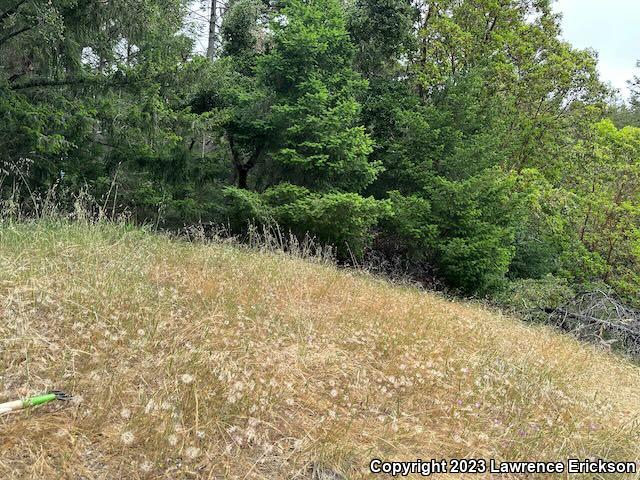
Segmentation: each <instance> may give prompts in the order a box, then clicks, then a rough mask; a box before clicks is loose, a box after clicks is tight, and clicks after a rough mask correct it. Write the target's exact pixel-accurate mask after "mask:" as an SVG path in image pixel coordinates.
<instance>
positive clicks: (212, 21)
mask: <svg viewBox="0 0 640 480" xmlns="http://www.w3.org/2000/svg"><path fill="white" fill-rule="evenodd" d="M217 10H218V2H217V0H211V16H210V17H209V43H208V44H207V58H208V59H209V60H211V61H213V60H214V59H215V58H216V43H217V40H218V39H217V25H216V24H217V22H218V12H217Z"/></svg>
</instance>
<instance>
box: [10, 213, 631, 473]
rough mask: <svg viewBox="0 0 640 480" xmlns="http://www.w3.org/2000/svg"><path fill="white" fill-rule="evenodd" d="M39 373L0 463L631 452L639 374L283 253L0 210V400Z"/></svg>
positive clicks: (308, 469)
mask: <svg viewBox="0 0 640 480" xmlns="http://www.w3.org/2000/svg"><path fill="white" fill-rule="evenodd" d="M52 388H57V389H64V390H66V391H69V392H71V393H73V394H74V395H75V396H76V397H77V398H76V401H75V402H73V403H71V404H62V403H58V404H54V405H48V406H43V407H37V408H33V409H31V410H29V411H23V412H20V413H13V414H9V415H5V416H2V417H0V451H1V452H2V453H1V455H0V478H47V479H48V478H86V479H94V478H99V479H112V478H167V479H169V478H170V479H183V478H204V479H208V478H211V479H222V478H237V479H245V478H246V479H281V478H299V479H303V478H304V479H312V478H316V479H326V480H328V479H339V478H363V477H369V474H368V473H367V472H368V463H369V460H370V459H371V458H372V457H376V456H377V457H381V458H384V459H415V458H417V457H419V458H422V459H428V458H432V457H433V458H451V457H459V456H465V457H484V458H492V457H493V458H498V459H512V460H515V459H531V460H563V459H565V458H567V457H571V456H578V457H601V458H608V459H615V460H637V459H638V458H640V423H639V420H640V369H639V368H638V367H637V366H633V365H631V364H629V363H626V362H625V361H623V360H622V359H619V358H616V357H615V356H613V355H610V354H606V353H603V352H600V351H597V350H595V349H594V348H593V347H591V346H588V345H583V344H580V343H578V342H577V341H575V340H573V339H571V338H569V337H567V336H563V335H561V334H558V333H556V332H554V331H552V330H551V329H549V328H544V327H539V326H527V325H524V324H522V323H520V322H518V321H517V320H514V319H511V318H507V317H503V316H500V315H497V314H495V312H490V311H488V310H483V309H480V308H478V307H476V306H471V305H465V304H464V303H456V302H451V301H447V300H445V299H442V298H440V297H438V296H436V295H433V294H429V293H424V292H421V291H418V290H415V289H411V288H402V287H397V286H393V285H390V284H388V283H385V282H383V281H380V280H377V279H374V278H371V277H369V276H366V275H364V274H359V273H354V272H345V271H339V270H337V269H335V268H333V267H331V266H327V265H320V264H318V263H313V262H308V261H303V260H299V259H294V258H290V257H287V256H285V255H284V254H276V253H256V252H249V251H246V250H241V249H238V248H235V247H232V246H230V245H215V244H211V245H204V244H190V243H186V242H178V241H173V240H170V239H167V238H164V237H161V236H155V235H152V234H149V233H144V232H142V231H140V230H137V229H133V228H128V227H123V226H113V225H99V226H81V225H65V224H59V225H55V224H46V223H40V224H34V225H20V224H5V225H3V226H0V402H2V401H7V400H12V399H14V398H19V397H21V396H25V395H29V394H35V393H40V392H43V391H46V390H49V389H52ZM482 477H483V476H482V475H476V476H469V477H468V478H482ZM379 478H382V477H379ZM385 478H388V477H385ZM435 478H447V476H446V475H441V476H436V477H435ZM449 478H453V477H449ZM504 478H506V477H504ZM538 478H540V477H538ZM588 478H600V477H598V476H595V477H594V476H590V477H588ZM605 478H615V476H606V477H605Z"/></svg>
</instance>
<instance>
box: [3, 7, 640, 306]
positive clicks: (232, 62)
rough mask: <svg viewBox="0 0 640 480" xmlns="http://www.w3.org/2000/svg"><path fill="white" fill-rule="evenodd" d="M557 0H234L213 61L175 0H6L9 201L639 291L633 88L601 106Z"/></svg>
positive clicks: (467, 271)
mask: <svg viewBox="0 0 640 480" xmlns="http://www.w3.org/2000/svg"><path fill="white" fill-rule="evenodd" d="M549 3H550V2H549V1H548V0H501V1H497V0H474V1H470V0H438V1H425V0H415V1H411V0H349V1H347V2H342V1H340V0H280V1H278V2H269V1H260V0H230V1H229V2H228V4H226V10H225V14H224V16H223V18H222V20H221V25H220V28H217V27H216V28H215V29H213V34H217V35H219V38H218V39H217V40H216V41H217V42H219V44H220V48H219V50H218V54H217V56H216V57H215V58H214V59H213V60H210V59H206V58H204V57H202V56H200V55H198V54H196V53H195V51H196V49H195V41H194V39H195V38H196V37H197V34H194V33H193V32H192V26H191V25H190V24H189V22H188V21H187V18H188V15H187V14H188V12H189V11H190V10H193V9H194V8H197V5H196V4H192V3H191V2H188V1H187V0H143V1H140V0H136V1H133V0H116V1H110V2H102V1H97V0H51V1H50V2H40V1H37V0H6V1H5V2H3V4H2V7H0V118H1V121H0V195H1V196H2V200H3V204H2V205H3V207H2V208H3V209H4V211H5V212H9V211H13V210H16V209H20V210H21V211H29V210H31V211H35V213H38V212H37V211H38V209H39V208H41V205H42V199H43V198H45V197H47V195H49V196H55V198H56V199H57V201H58V202H59V203H60V204H61V206H63V207H64V206H65V205H67V204H68V205H70V204H71V203H73V201H74V200H73V199H75V198H77V196H78V194H79V192H81V191H82V192H85V194H89V195H91V196H93V197H94V198H95V199H96V202H97V204H98V205H100V206H101V209H102V210H103V213H105V212H106V213H108V214H118V213H122V212H123V211H128V212H130V213H131V214H132V215H133V216H134V218H135V219H136V220H138V221H141V222H153V223H155V224H158V225H159V224H163V225H166V226H167V227H180V226H182V225H185V224H191V223H195V222H199V221H203V222H214V223H224V224H226V225H228V226H229V227H230V228H231V229H232V230H233V231H234V232H242V231H243V230H244V229H246V228H247V225H248V224H249V223H250V222H254V223H262V224H272V223H276V222H277V223H278V224H279V225H280V228H284V229H288V230H290V231H291V232H292V233H294V234H295V235H299V236H303V235H305V234H311V235H314V236H316V237H317V238H318V239H320V240H321V241H323V242H328V243H332V244H334V245H335V246H336V248H337V252H338V255H339V256H340V257H341V258H342V259H354V258H361V257H363V256H367V255H369V254H370V253H371V252H375V254H376V255H377V256H378V257H383V258H387V259H393V260H394V261H395V260H398V259H401V260H402V261H405V262H407V263H408V264H411V265H414V267H416V268H418V269H419V270H420V271H422V272H428V275H429V276H430V277H432V278H436V279H438V280H439V281H443V282H445V283H446V284H447V285H449V286H450V287H453V288H455V289H458V290H459V291H461V292H464V293H469V294H473V293H479V294H484V293H489V292H495V291H498V290H500V289H502V288H504V287H505V286H506V285H507V284H508V283H509V282H512V283H513V282H519V281H521V280H540V281H543V280H544V281H551V282H553V281H558V282H569V283H571V284H572V285H575V286H576V288H578V287H584V286H589V285H594V284H597V283H607V284H608V285H609V286H610V287H611V288H614V289H616V291H617V292H618V293H619V294H621V295H626V297H627V298H628V299H629V300H631V301H633V300H634V299H635V294H636V292H637V291H638V289H639V288H640V121H639V120H638V119H639V118H640V116H639V115H638V111H639V110H638V105H640V102H639V101H638V95H640V93H639V92H638V91H635V93H634V94H632V98H631V100H630V102H628V103H626V104H624V105H619V104H618V105H615V104H608V103H607V99H608V98H610V94H609V93H610V92H608V91H607V89H606V88H605V87H604V86H603V84H602V83H601V82H600V81H599V79H598V75H597V73H596V58H595V56H594V54H593V53H592V52H590V51H584V50H577V49H575V48H573V47H572V46H571V45H570V44H568V43H566V42H564V41H562V40H561V39H560V29H559V19H558V17H557V15H555V14H554V13H553V12H552V11H551V8H550V5H549ZM194 35H195V36H194ZM634 81H635V85H636V86H637V84H638V81H637V79H636V80H632V83H633V82H634ZM636 90H638V89H636ZM607 117H610V118H611V120H609V119H608V118H607Z"/></svg>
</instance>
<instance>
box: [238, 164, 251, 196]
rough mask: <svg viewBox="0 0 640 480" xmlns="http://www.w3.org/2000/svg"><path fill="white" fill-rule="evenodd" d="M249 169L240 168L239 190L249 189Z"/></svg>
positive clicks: (241, 166)
mask: <svg viewBox="0 0 640 480" xmlns="http://www.w3.org/2000/svg"><path fill="white" fill-rule="evenodd" d="M248 175H249V169H248V168H247V167H246V166H245V165H239V166H238V188H242V189H244V190H246V189H247V177H248Z"/></svg>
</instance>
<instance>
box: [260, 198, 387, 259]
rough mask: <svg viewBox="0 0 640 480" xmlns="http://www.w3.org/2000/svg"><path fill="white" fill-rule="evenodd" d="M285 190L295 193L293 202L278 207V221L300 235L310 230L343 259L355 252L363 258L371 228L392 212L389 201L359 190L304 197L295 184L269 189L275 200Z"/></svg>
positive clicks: (275, 211) (276, 215) (276, 211)
mask: <svg viewBox="0 0 640 480" xmlns="http://www.w3.org/2000/svg"><path fill="white" fill-rule="evenodd" d="M285 191H287V192H288V193H289V194H292V193H295V195H294V196H293V197H292V198H295V200H294V201H292V202H291V203H286V204H281V205H279V206H277V207H274V209H273V211H274V216H275V218H276V220H277V222H278V223H279V224H280V225H281V226H284V227H287V228H289V229H291V231H292V232H294V233H295V234H297V235H305V234H307V233H309V234H311V235H313V236H315V237H316V238H317V239H318V240H320V241H321V242H323V243H328V244H332V245H334V246H335V247H336V249H337V253H338V256H339V258H341V259H348V258H349V257H350V256H351V255H354V256H355V257H356V258H361V257H362V255H363V253H364V249H365V247H366V245H367V244H368V243H369V242H370V241H371V229H372V227H373V226H374V225H375V224H376V222H377V221H378V218H380V217H381V216H382V215H383V214H385V213H387V212H388V206H387V204H386V203H385V202H379V201H376V200H375V199H373V198H371V197H369V198H364V197H361V196H360V195H358V194H356V193H339V192H334V193H324V194H308V195H306V196H300V194H301V193H302V190H296V189H295V188H292V186H288V187H278V190H276V191H274V190H271V191H267V192H266V193H265V197H266V198H269V199H270V200H271V201H274V199H279V200H282V197H283V196H284V193H285Z"/></svg>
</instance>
